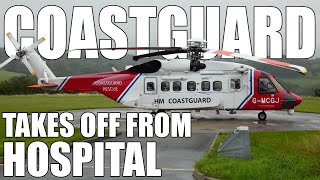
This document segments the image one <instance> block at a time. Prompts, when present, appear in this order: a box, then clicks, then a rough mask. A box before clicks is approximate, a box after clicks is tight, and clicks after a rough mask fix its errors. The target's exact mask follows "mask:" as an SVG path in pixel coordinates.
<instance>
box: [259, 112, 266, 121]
mask: <svg viewBox="0 0 320 180" xmlns="http://www.w3.org/2000/svg"><path fill="white" fill-rule="evenodd" d="M258 118H259V120H261V121H265V120H266V119H267V114H266V113H265V112H264V111H262V112H260V113H259V114H258Z"/></svg>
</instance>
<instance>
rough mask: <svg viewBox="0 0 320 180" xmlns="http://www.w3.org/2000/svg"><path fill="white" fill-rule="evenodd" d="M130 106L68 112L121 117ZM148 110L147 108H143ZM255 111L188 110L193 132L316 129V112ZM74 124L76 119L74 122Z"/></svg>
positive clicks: (319, 121) (318, 123) (318, 118)
mask: <svg viewBox="0 0 320 180" xmlns="http://www.w3.org/2000/svg"><path fill="white" fill-rule="evenodd" d="M139 111H140V110H138V109H134V108H125V109H124V108H111V109H95V110H75V111H70V112H72V113H73V115H74V116H75V119H79V118H80V116H81V115H82V114H83V113H84V112H93V113H97V112H121V117H123V118H125V115H126V113H127V112H139ZM146 112H148V111H146ZM258 113H259V111H238V112H237V114H229V112H227V111H221V112H220V114H219V115H218V114H216V112H215V111H201V112H194V111H192V116H193V118H194V119H193V122H192V132H193V133H212V132H223V131H233V130H234V129H235V128H236V127H238V126H249V129H250V130H251V131H283V130H312V129H320V114H313V113H295V114H294V115H288V113H287V112H286V111H267V112H266V113H267V116H268V117H267V121H265V122H259V121H258ZM120 122H121V127H120V131H125V128H126V126H125V125H126V123H125V120H124V119H123V120H120ZM74 123H75V126H79V125H80V124H79V123H80V122H79V121H75V122H74Z"/></svg>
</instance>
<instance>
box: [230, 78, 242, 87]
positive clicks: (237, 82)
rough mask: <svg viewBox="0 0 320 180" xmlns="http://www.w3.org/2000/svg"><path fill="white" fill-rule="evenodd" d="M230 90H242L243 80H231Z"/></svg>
mask: <svg viewBox="0 0 320 180" xmlns="http://www.w3.org/2000/svg"><path fill="white" fill-rule="evenodd" d="M230 88H231V89H240V88H241V80H240V79H231V81H230Z"/></svg>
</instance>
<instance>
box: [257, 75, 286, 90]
mask: <svg viewBox="0 0 320 180" xmlns="http://www.w3.org/2000/svg"><path fill="white" fill-rule="evenodd" d="M283 90H284V88H283V87H282V86H281V84H280V83H279V82H278V81H276V80H275V79H274V78H269V77H261V78H259V93H261V94H263V93H276V92H278V91H283Z"/></svg>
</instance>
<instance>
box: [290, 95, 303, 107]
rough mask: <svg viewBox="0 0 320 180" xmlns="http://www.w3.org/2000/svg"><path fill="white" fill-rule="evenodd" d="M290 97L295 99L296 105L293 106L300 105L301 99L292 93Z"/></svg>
mask: <svg viewBox="0 0 320 180" xmlns="http://www.w3.org/2000/svg"><path fill="white" fill-rule="evenodd" d="M292 95H293V97H294V98H296V103H295V104H294V106H298V105H299V104H301V102H302V98H301V97H300V96H298V95H296V94H293V93H292Z"/></svg>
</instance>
